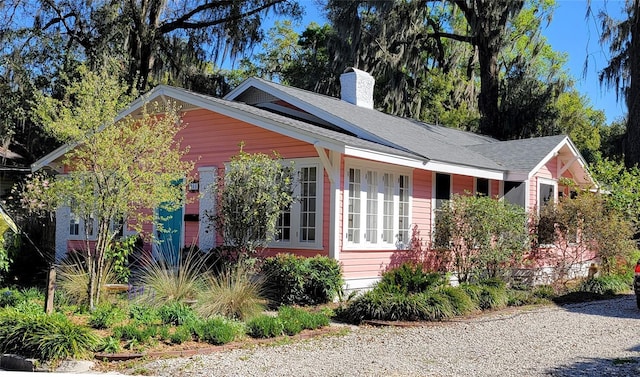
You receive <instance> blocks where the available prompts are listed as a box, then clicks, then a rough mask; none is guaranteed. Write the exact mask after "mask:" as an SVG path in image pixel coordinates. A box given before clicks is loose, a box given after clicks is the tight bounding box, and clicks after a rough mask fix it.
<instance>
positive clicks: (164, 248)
mask: <svg viewBox="0 0 640 377" xmlns="http://www.w3.org/2000/svg"><path fill="white" fill-rule="evenodd" d="M181 183H182V182H179V183H178V184H181ZM156 214H157V216H158V226H157V230H156V236H157V239H158V245H157V251H158V254H159V256H161V257H162V258H165V261H166V262H167V263H169V264H171V265H176V264H177V263H178V262H179V260H180V250H181V249H182V232H183V229H184V228H183V223H184V208H183V207H180V208H178V209H176V210H174V211H168V210H166V209H164V208H158V210H157V212H156Z"/></svg>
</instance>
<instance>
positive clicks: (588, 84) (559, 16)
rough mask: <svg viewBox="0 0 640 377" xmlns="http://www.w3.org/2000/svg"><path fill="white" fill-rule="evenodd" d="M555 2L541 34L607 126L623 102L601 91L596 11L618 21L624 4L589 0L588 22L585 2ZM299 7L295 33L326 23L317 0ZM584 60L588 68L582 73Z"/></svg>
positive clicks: (602, 55) (604, 53)
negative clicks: (300, 12) (561, 54)
mask: <svg viewBox="0 0 640 377" xmlns="http://www.w3.org/2000/svg"><path fill="white" fill-rule="evenodd" d="M556 1H557V9H556V10H555V12H554V14H553V19H552V20H551V23H550V24H549V25H546V27H544V28H543V30H542V34H543V35H544V36H545V37H546V38H547V40H548V41H549V44H550V45H551V47H552V48H553V49H554V50H555V51H559V52H564V53H566V54H567V56H568V61H567V64H566V68H567V70H568V71H569V73H570V74H571V76H572V77H573V78H574V80H575V84H576V88H577V89H578V91H579V92H580V93H582V94H583V95H585V96H586V97H587V98H588V99H589V101H590V102H591V105H592V106H593V107H594V108H595V109H598V110H603V111H604V112H605V114H606V116H607V123H610V122H612V121H614V120H616V119H617V118H619V117H621V116H623V115H624V114H625V113H626V106H625V105H624V104H623V103H622V101H620V102H618V103H617V102H616V94H615V92H614V91H613V90H612V89H609V88H606V87H601V86H600V83H599V81H598V72H599V71H600V70H601V69H602V68H603V67H605V66H606V64H607V59H608V57H609V53H608V49H607V48H603V47H601V46H600V44H599V42H598V39H599V32H600V25H599V22H598V21H597V19H596V15H597V12H598V11H599V10H601V9H605V10H606V11H607V12H608V13H609V14H612V15H615V16H616V18H621V17H622V16H621V15H622V13H621V10H622V7H623V5H624V0H607V1H605V0H591V6H592V9H593V12H594V15H593V16H592V17H591V18H590V19H589V20H587V19H586V18H585V15H586V11H587V1H586V0H556ZM300 3H301V4H302V5H303V6H304V8H305V10H306V14H305V15H304V18H303V20H302V21H301V22H300V26H299V27H298V28H296V30H298V31H302V30H304V28H305V27H306V26H307V25H308V24H309V23H310V22H311V21H315V22H317V23H319V24H323V23H324V22H326V21H325V19H324V17H323V15H322V14H321V13H320V12H321V11H320V8H319V6H318V5H317V2H316V0H300ZM587 57H588V65H587V67H588V68H587V71H586V72H584V67H585V61H586V60H587ZM583 73H586V75H585V74H583Z"/></svg>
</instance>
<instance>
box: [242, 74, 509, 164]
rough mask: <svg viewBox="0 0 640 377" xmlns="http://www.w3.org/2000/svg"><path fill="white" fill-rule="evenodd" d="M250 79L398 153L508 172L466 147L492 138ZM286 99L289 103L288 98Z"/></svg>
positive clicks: (488, 141) (315, 113) (314, 113)
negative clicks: (403, 152) (398, 151)
mask: <svg viewBox="0 0 640 377" xmlns="http://www.w3.org/2000/svg"><path fill="white" fill-rule="evenodd" d="M249 80H251V81H254V82H257V83H260V84H261V85H266V86H268V87H269V88H270V93H272V94H273V93H280V94H284V96H283V97H288V98H289V99H295V100H297V101H298V102H302V103H303V104H305V106H304V108H303V110H305V111H307V112H309V113H311V114H313V115H315V116H317V117H319V118H321V119H324V120H328V121H331V119H333V120H334V123H335V122H340V123H342V124H343V127H351V128H349V129H348V131H351V132H354V129H355V130H356V131H355V133H356V134H358V135H359V136H360V137H362V138H367V139H370V140H376V141H377V142H379V143H386V144H387V145H388V146H390V147H393V148H395V149H397V150H404V151H406V152H410V153H414V154H416V155H418V156H422V157H423V158H426V159H429V160H434V161H439V162H445V163H451V164H459V165H465V166H471V167H478V168H484V169H492V170H504V169H503V167H501V166H500V165H499V164H497V163H496V162H495V161H492V160H491V159H489V158H487V157H485V156H483V155H481V154H479V153H476V152H475V151H473V150H470V149H468V148H466V146H468V145H475V144H485V143H492V144H493V143H496V142H497V140H495V139H492V138H490V137H487V136H482V135H477V134H474V133H471V132H465V131H461V130H456V129H452V128H448V127H442V126H436V125H430V124H426V123H423V122H419V121H416V120H413V119H407V118H401V117H397V116H393V115H389V114H385V113H383V112H380V111H378V110H373V109H367V108H363V107H359V106H355V105H352V104H350V103H348V102H345V101H342V100H340V99H337V98H334V97H329V96H325V95H321V94H317V93H313V92H310V91H306V90H302V89H298V88H293V87H288V86H284V85H280V84H275V83H272V82H270V81H266V80H262V79H257V78H252V79H249ZM276 96H277V95H276ZM282 99H283V100H285V101H286V100H287V98H282ZM294 105H297V104H294ZM357 130H359V132H358V131H357Z"/></svg>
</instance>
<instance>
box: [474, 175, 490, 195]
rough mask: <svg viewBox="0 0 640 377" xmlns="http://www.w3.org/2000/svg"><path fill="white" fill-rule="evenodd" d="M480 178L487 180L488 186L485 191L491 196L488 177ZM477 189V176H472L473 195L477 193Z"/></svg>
mask: <svg viewBox="0 0 640 377" xmlns="http://www.w3.org/2000/svg"><path fill="white" fill-rule="evenodd" d="M481 179H486V180H487V184H488V186H489V187H488V191H489V192H488V193H487V196H488V197H489V198H491V195H492V193H491V179H488V178H481ZM477 189H478V177H473V195H477V194H478V190H477Z"/></svg>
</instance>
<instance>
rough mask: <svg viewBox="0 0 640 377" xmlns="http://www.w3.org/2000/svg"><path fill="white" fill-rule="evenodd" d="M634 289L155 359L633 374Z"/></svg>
mask: <svg viewBox="0 0 640 377" xmlns="http://www.w3.org/2000/svg"><path fill="white" fill-rule="evenodd" d="M639 320H640V311H639V310H638V309H636V304H635V297H634V296H632V295H629V296H624V297H621V298H617V299H613V300H607V301H599V302H592V303H585V304H574V305H568V306H565V307H556V306H546V307H538V308H533V309H532V308H528V309H527V308H521V309H517V310H515V311H513V310H510V311H505V312H501V313H495V314H489V315H483V316H479V317H476V318H469V319H464V320H460V321H455V322H446V323H436V324H428V325H425V326H422V327H413V328H391V327H385V328H369V327H361V328H357V329H355V330H353V331H352V332H351V333H349V334H348V335H346V336H339V337H328V338H320V339H313V340H308V341H302V342H299V343H295V344H289V345H278V346H268V347H256V348H254V349H244V350H233V351H225V352H219V353H215V354H211V355H205V356H194V357H191V358H179V359H168V360H158V361H153V362H151V363H149V364H147V365H145V368H148V369H149V370H150V371H151V372H152V373H154V374H157V375H164V376H544V375H552V376H633V375H640V321H639Z"/></svg>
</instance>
